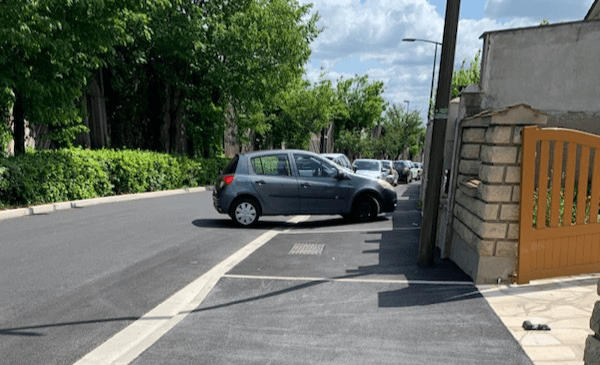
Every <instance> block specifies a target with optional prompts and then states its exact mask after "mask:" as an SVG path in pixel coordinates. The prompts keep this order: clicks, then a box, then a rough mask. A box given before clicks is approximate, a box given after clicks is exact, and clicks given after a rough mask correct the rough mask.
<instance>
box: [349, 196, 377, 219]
mask: <svg viewBox="0 0 600 365" xmlns="http://www.w3.org/2000/svg"><path fill="white" fill-rule="evenodd" d="M378 213H379V211H378V204H377V201H375V198H373V197H371V196H361V197H359V198H358V199H356V202H354V205H353V206H352V218H354V220H355V221H356V222H361V223H362V222H368V221H371V220H373V219H375V218H376V217H377V215H378Z"/></svg>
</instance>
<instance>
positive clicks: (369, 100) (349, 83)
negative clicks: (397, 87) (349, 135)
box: [334, 75, 387, 139]
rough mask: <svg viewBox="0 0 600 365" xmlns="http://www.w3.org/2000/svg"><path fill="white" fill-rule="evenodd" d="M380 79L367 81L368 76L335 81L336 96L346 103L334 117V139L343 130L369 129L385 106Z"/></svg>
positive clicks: (382, 85) (379, 116)
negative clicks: (344, 107)
mask: <svg viewBox="0 0 600 365" xmlns="http://www.w3.org/2000/svg"><path fill="white" fill-rule="evenodd" d="M383 91H384V84H383V82H382V81H374V82H369V76H368V75H364V76H356V77H354V78H351V79H348V80H344V79H339V80H338V81H337V94H338V95H337V97H338V99H339V100H340V101H341V102H342V103H343V104H344V105H346V110H344V111H340V112H339V114H338V115H337V116H336V118H335V119H334V122H335V130H336V139H337V138H338V137H339V133H341V131H343V130H348V131H360V130H362V129H366V130H369V131H370V130H371V129H372V128H373V127H374V126H375V124H376V123H377V121H378V120H379V119H380V118H381V115H382V113H383V112H384V111H385V109H386V107H387V103H386V102H385V99H384V98H383V96H382V94H383Z"/></svg>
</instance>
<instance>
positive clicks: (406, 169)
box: [394, 160, 415, 184]
mask: <svg viewBox="0 0 600 365" xmlns="http://www.w3.org/2000/svg"><path fill="white" fill-rule="evenodd" d="M394 167H395V168H396V171H398V175H399V177H400V181H404V182H405V183H407V184H410V183H411V182H412V181H413V180H414V179H415V177H414V176H413V171H414V170H413V167H412V163H411V162H410V161H406V160H398V161H394Z"/></svg>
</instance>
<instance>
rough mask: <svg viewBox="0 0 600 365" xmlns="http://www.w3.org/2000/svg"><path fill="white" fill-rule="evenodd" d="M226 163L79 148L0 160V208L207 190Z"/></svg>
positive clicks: (145, 152)
mask: <svg viewBox="0 0 600 365" xmlns="http://www.w3.org/2000/svg"><path fill="white" fill-rule="evenodd" d="M227 162H228V159H227V158H213V159H189V158H186V157H183V156H171V155H168V154H161V153H156V152H147V151H127V150H125V151H116V150H99V151H90V150H82V149H77V148H71V149H61V150H53V151H30V152H28V153H26V154H25V155H23V156H17V157H8V158H0V208H2V207H4V208H6V207H13V206H27V205H36V204H44V203H54V202H60V201H70V200H78V199H88V198H95V197H101V196H109V195H119V194H130V193H141V192H150V191H159V190H169V189H179V188H185V187H195V186H204V185H210V184H212V183H213V182H214V179H215V177H216V176H217V175H218V173H219V170H222V169H223V168H224V167H225V166H226V164H227Z"/></svg>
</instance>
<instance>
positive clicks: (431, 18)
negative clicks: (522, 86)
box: [300, 0, 593, 118]
mask: <svg viewBox="0 0 600 365" xmlns="http://www.w3.org/2000/svg"><path fill="white" fill-rule="evenodd" d="M300 2H302V3H308V2H312V3H313V4H314V6H313V12H314V11H318V12H319V14H320V15H321V20H320V22H319V26H320V27H324V28H325V29H324V30H323V32H322V33H321V34H320V35H319V37H318V38H317V39H316V41H315V42H314V43H313V44H312V50H313V53H312V56H311V60H312V62H310V63H309V64H308V65H307V74H306V76H307V78H309V80H311V81H317V80H318V78H319V75H320V74H321V72H325V73H326V74H327V77H328V78H329V79H331V80H334V81H335V80H337V79H338V78H340V77H344V78H350V77H353V76H355V74H357V73H358V74H359V75H363V74H365V73H366V74H368V75H369V79H371V80H381V81H383V82H384V83H385V85H386V91H385V94H384V96H385V97H386V99H387V100H388V101H389V102H391V103H396V104H399V105H404V100H409V101H410V107H411V110H414V109H415V108H416V109H419V110H421V115H422V116H423V118H425V115H426V112H427V108H428V107H429V102H428V100H429V94H430V90H431V73H432V68H433V57H434V53H433V52H434V49H435V46H434V45H433V44H430V43H424V42H414V43H407V42H402V38H420V39H428V40H433V41H438V42H441V41H442V37H443V30H444V29H443V28H444V14H439V13H438V12H437V11H439V9H438V10H436V7H435V6H433V5H431V4H430V3H429V2H428V1H427V0H366V1H364V3H363V4H361V0H313V1H310V0H300ZM591 2H593V0H569V1H565V0H543V1H542V0H487V3H486V8H485V14H486V17H484V18H481V19H465V18H462V19H461V20H460V22H459V26H458V36H457V44H456V55H455V61H456V62H455V64H456V65H457V66H460V63H461V62H462V60H463V59H465V58H466V59H467V62H469V61H470V60H471V59H472V58H473V57H474V56H475V54H476V53H477V51H479V50H480V49H481V48H482V46H483V43H482V42H483V41H482V40H481V39H480V36H481V35H482V34H483V33H484V32H488V31H494V30H501V29H509V28H519V27H525V26H533V25H537V24H538V23H539V21H540V20H541V19H543V18H544V17H545V18H548V19H549V20H550V21H551V22H553V21H555V20H554V19H556V18H555V15H556V14H562V15H560V16H561V17H562V18H565V17H568V16H574V15H577V17H576V18H577V19H583V17H584V16H585V14H586V13H587V11H588V10H589V7H590V6H591ZM540 3H543V4H546V3H547V4H549V5H548V6H546V5H542V6H540ZM470 4H473V2H471V3H470ZM534 5H535V6H534ZM481 6H482V7H483V3H482V5H481ZM567 8H568V9H567ZM581 9H583V10H581ZM563 10H564V11H563ZM578 12H579V13H578ZM577 13H578V14H577ZM552 14H555V15H552ZM570 14H572V15H570ZM440 51H441V49H439V47H438V55H437V63H438V65H439V62H440ZM436 77H437V71H436ZM435 87H437V80H436V84H435Z"/></svg>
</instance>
